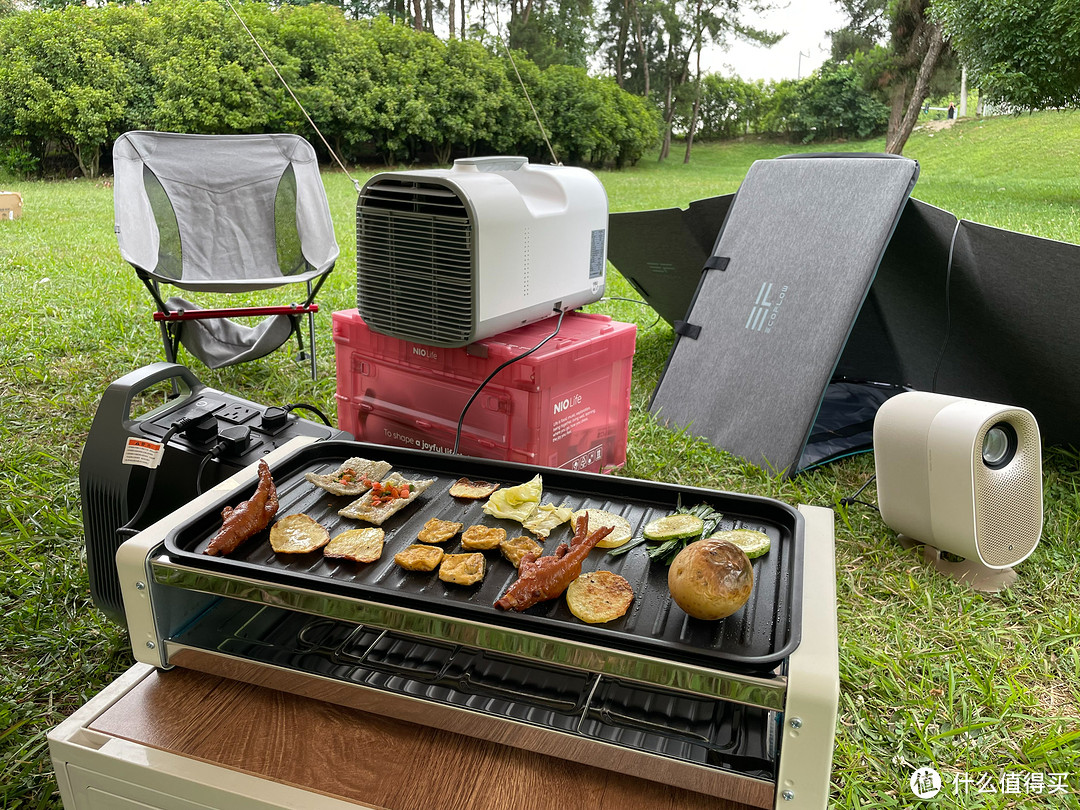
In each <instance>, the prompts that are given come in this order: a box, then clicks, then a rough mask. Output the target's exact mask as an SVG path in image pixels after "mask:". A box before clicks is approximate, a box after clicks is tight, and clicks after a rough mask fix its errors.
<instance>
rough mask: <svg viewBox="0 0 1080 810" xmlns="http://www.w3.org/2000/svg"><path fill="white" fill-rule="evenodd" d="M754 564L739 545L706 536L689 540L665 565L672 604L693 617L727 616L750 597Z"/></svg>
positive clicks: (714, 618)
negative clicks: (692, 540) (693, 540)
mask: <svg viewBox="0 0 1080 810" xmlns="http://www.w3.org/2000/svg"><path fill="white" fill-rule="evenodd" d="M753 587H754V568H753V566H752V565H751V563H750V559H749V558H748V557H747V556H746V552H744V551H743V550H742V549H741V548H739V547H738V546H736V545H735V544H734V543H731V542H729V541H727V540H721V539H717V538H708V539H706V540H698V541H696V542H694V543H690V544H689V545H688V546H687V547H686V548H684V549H683V550H682V551H680V552H679V554H678V555H677V556H676V557H675V559H674V560H673V561H672V563H671V568H669V569H668V590H669V591H671V598H672V599H674V600H675V604H677V605H678V606H679V607H681V608H682V609H683V610H684V611H686V612H687V613H688V614H689V615H691V616H693V617H694V618H696V619H705V620H708V621H712V620H716V619H723V618H724V617H725V616H730V615H731V614H732V613H734V612H735V611H737V610H738V609H739V608H741V607H742V606H743V605H745V604H746V602H747V600H748V599H749V598H750V592H751V591H752V590H753Z"/></svg>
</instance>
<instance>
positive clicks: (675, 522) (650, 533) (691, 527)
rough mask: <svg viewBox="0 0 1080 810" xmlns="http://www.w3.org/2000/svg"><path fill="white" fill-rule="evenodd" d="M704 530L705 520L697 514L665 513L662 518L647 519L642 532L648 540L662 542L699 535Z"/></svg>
mask: <svg viewBox="0 0 1080 810" xmlns="http://www.w3.org/2000/svg"><path fill="white" fill-rule="evenodd" d="M703 531H705V521H704V520H702V519H701V518H699V517H698V516H697V515H687V514H683V513H679V514H677V515H666V516H664V517H662V518H657V519H656V520H652V521H649V523H647V524H646V525H645V529H644V531H643V532H642V534H643V535H644V536H645V539H646V540H649V541H650V542H654V543H657V542H662V541H664V540H682V539H685V538H688V537H699V536H700V535H701V533H702V532H703Z"/></svg>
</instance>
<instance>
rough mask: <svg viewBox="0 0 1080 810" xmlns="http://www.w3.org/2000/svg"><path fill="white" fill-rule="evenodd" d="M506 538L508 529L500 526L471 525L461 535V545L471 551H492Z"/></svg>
mask: <svg viewBox="0 0 1080 810" xmlns="http://www.w3.org/2000/svg"><path fill="white" fill-rule="evenodd" d="M505 539H506V529H503V528H501V527H498V526H481V525H480V524H477V525H475V526H470V527H469V528H467V529H466V530H465V531H464V532H463V533H462V535H461V547H462V548H467V549H469V550H470V551H490V550H491V549H493V548H498V547H499V543H501V542H502V541H503V540H505Z"/></svg>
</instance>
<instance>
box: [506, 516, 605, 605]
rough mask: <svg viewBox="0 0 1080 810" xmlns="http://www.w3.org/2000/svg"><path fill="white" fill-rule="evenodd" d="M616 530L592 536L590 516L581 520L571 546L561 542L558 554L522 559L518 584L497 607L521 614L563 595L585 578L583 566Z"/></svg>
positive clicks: (556, 551)
mask: <svg viewBox="0 0 1080 810" xmlns="http://www.w3.org/2000/svg"><path fill="white" fill-rule="evenodd" d="M612 528H613V527H612V526H602V527H600V528H599V529H597V530H596V531H594V532H593V533H592V534H589V533H588V532H589V516H588V515H587V514H586V515H582V516H581V517H579V518H578V519H577V525H576V526H575V531H574V537H573V539H572V540H571V541H570V546H569V547H567V545H566V543H560V544H559V547H558V548H557V549H555V553H554V554H551V555H549V556H547V557H537V555H536V554H526V555H525V556H524V557H523V558H522V560H521V565H520V566H518V574H519V576H518V579H517V581H516V582H515V583H514V584H513V585H511V586H510V587H509V588H507V589H506V593H504V594H503V595H502V596H501V597H499V599H497V600H496V602H495V607H498V608H502V609H503V610H519V611H520V610H525V609H526V608H530V607H532V606H533V605H536V604H539V603H540V602H546V601H547V600H549V599H555V598H556V597H558V596H560V595H561V594H562V593H563V592H564V591H565V590H566V589H567V588H569V587H570V583H571V582H573V581H574V580H575V579H577V578H578V577H579V576H581V563H582V562H584V560H585V558H586V557H588V556H589V552H590V551H592V549H593V547H594V546H595V545H596V544H597V543H599V542H600V541H601V540H603V539H604V538H605V537H607V536H608V535H609V534H610V533H611V530H612Z"/></svg>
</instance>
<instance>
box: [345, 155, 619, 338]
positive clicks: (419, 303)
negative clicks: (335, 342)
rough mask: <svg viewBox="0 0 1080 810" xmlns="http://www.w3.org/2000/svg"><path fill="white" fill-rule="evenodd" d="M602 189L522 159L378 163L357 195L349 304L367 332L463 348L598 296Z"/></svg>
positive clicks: (602, 266) (602, 265)
mask: <svg viewBox="0 0 1080 810" xmlns="http://www.w3.org/2000/svg"><path fill="white" fill-rule="evenodd" d="M607 224H608V211H607V195H606V194H605V193H604V187H603V186H602V185H601V184H600V181H599V180H598V179H597V178H596V176H595V175H594V174H592V173H591V172H589V171H586V170H585V169H578V168H574V167H568V166H543V165H532V164H529V162H528V161H527V160H526V159H525V158H521V157H484V158H467V159H462V160H457V161H455V162H454V166H453V168H450V169H433V170H422V171H406V172H383V173H381V174H377V175H375V176H374V177H372V178H371V179H370V180H368V182H367V183H366V184H365V185H364V187H363V189H361V191H360V198H359V200H358V201H357V204H356V265H357V281H356V287H357V289H356V301H357V308H358V309H359V311H360V317H362V318H363V319H364V321H365V322H366V323H367V324H368V326H370V327H371V328H372V329H373V330H375V331H377V332H381V333H383V334H385V335H390V336H392V337H397V338H401V339H404V340H409V341H413V342H416V343H423V344H427V345H430V346H445V347H454V346H465V345H466V344H469V343H472V342H474V341H477V340H483V339H484V338H488V337H491V336H493V335H497V334H499V333H500V332H505V331H507V330H508V329H513V328H516V327H518V326H521V325H523V324H526V323H531V322H533V321H538V320H541V319H543V318H546V317H549V316H550V315H553V314H554V313H555V310H556V309H560V310H570V309H576V308H577V307H580V306H584V305H585V304H589V303H592V302H593V301H597V300H599V299H600V297H601V296H602V295H603V294H604V275H605V270H606V265H607Z"/></svg>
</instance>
